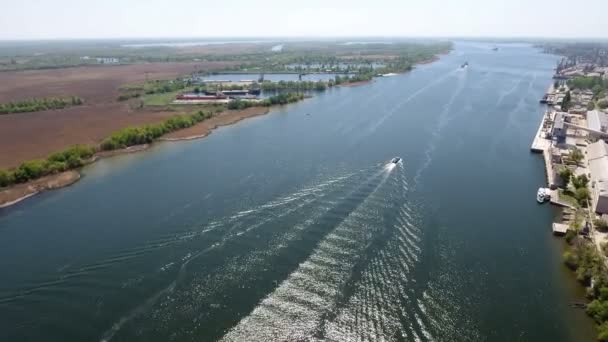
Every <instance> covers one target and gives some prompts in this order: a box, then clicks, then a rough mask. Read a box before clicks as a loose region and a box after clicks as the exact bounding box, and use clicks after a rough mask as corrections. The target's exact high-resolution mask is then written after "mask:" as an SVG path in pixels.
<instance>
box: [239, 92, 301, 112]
mask: <svg viewBox="0 0 608 342" xmlns="http://www.w3.org/2000/svg"><path fill="white" fill-rule="evenodd" d="M304 98H305V95H304V94H301V93H285V94H278V95H275V96H271V97H269V98H267V99H263V100H261V101H247V100H239V99H235V100H232V101H230V102H229V103H228V109H246V108H250V107H270V106H274V105H286V104H288V103H294V102H298V101H301V100H303V99H304Z"/></svg>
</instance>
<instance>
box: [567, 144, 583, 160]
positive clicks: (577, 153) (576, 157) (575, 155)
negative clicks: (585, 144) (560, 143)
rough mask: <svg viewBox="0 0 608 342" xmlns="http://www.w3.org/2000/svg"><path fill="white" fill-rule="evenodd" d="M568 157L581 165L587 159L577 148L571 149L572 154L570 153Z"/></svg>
mask: <svg viewBox="0 0 608 342" xmlns="http://www.w3.org/2000/svg"><path fill="white" fill-rule="evenodd" d="M568 157H569V158H570V160H572V161H573V162H575V163H576V164H580V162H581V161H582V160H583V159H584V158H585V156H584V155H583V152H581V150H579V149H578V148H576V147H574V148H572V149H570V152H569V153H568Z"/></svg>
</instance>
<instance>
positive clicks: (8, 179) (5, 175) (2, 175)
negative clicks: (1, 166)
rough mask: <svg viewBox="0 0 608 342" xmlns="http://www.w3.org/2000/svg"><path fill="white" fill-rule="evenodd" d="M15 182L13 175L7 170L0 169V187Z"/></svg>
mask: <svg viewBox="0 0 608 342" xmlns="http://www.w3.org/2000/svg"><path fill="white" fill-rule="evenodd" d="M14 182H15V175H14V174H13V173H12V172H10V171H8V170H0V188H2V187H5V186H9V185H11V184H13V183H14Z"/></svg>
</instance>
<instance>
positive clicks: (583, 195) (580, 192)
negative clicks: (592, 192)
mask: <svg viewBox="0 0 608 342" xmlns="http://www.w3.org/2000/svg"><path fill="white" fill-rule="evenodd" d="M574 198H576V200H577V201H578V203H579V204H580V205H581V206H583V205H585V204H586V203H587V200H588V199H589V189H587V188H578V189H576V191H575V192H574Z"/></svg>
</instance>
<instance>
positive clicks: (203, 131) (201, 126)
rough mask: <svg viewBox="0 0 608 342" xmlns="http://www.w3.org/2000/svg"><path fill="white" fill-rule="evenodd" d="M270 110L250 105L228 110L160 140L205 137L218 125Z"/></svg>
mask: <svg viewBox="0 0 608 342" xmlns="http://www.w3.org/2000/svg"><path fill="white" fill-rule="evenodd" d="M269 112H270V108H269V107H250V108H247V109H242V110H227V111H224V112H221V113H220V114H218V115H216V116H214V117H212V118H210V119H207V120H205V121H203V122H200V123H198V124H196V125H194V126H192V127H188V128H185V129H181V130H179V131H175V132H171V133H169V134H166V135H164V136H163V137H162V138H160V139H159V141H179V140H192V139H199V138H204V137H206V136H208V135H209V134H210V133H211V131H213V130H214V129H216V128H218V127H221V126H228V125H232V124H235V123H237V122H239V121H241V120H244V119H247V118H251V117H255V116H258V115H264V114H268V113H269Z"/></svg>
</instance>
